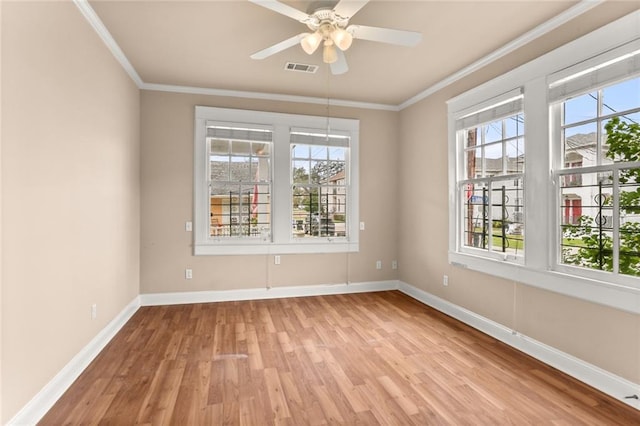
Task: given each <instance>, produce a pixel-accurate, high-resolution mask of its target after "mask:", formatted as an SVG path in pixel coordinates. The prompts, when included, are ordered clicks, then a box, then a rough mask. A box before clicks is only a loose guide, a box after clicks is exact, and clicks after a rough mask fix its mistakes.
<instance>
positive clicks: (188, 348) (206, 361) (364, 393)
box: [41, 291, 640, 425]
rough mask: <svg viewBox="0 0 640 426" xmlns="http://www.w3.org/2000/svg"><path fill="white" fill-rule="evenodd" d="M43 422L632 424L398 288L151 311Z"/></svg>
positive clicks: (613, 404) (612, 405)
mask: <svg viewBox="0 0 640 426" xmlns="http://www.w3.org/2000/svg"><path fill="white" fill-rule="evenodd" d="M41 424H43V425H62V424H104V425H128V424H154V425H156V424H176V425H221V424H232V425H236V424H237V425H274V424H286V425H307V424H313V425H316V424H348V425H354V424H363V425H375V424H385V425H411V424H415V425H445V424H446V425H503V424H513V425H528V424H536V425H539V424H552V425H583V424H584V425H618V424H619V425H632V424H640V412H638V411H636V410H634V409H632V408H630V407H627V406H625V405H624V404H622V403H619V402H618V401H615V400H614V399H612V398H609V397H607V396H606V395H604V394H602V393H600V392H598V391H596V390H594V389H592V388H590V387H588V386H586V385H584V384H582V383H580V382H578V381H576V380H574V379H572V378H570V377H568V376H566V375H564V374H562V373H560V372H558V371H556V370H554V369H553V368H550V367H548V366H546V365H544V364H542V363H540V362H538V361H536V360H534V359H532V358H530V357H528V356H526V355H524V354H522V353H520V352H518V351H516V350H514V349H512V348H510V347H508V346H506V345H504V344H503V343H501V342H498V341H496V340H495V339H493V338H490V337H488V336H486V335H484V334H482V333H480V332H478V331H476V330H474V329H472V328H470V327H468V326H466V325H464V324H462V323H460V322H458V321H456V320H454V319H452V318H450V317H447V316H446V315H443V314H441V313H439V312H437V311H435V310H433V309H431V308H429V307H426V306H425V305H423V304H421V303H419V302H417V301H415V300H413V299H411V298H409V297H408V296H405V295H403V294H402V293H400V292H397V291H391V292H380V293H366V294H354V295H338V296H321V297H306V298H289V299H278V300H261V301H246V302H224V303H210V304H193V305H178V306H161V307H143V308H140V310H139V311H138V312H137V313H136V314H135V315H134V316H133V318H132V319H131V320H130V321H129V322H128V323H127V324H126V325H125V327H124V328H123V329H122V330H121V331H120V332H119V333H118V334H117V336H116V337H115V338H114V339H113V340H112V341H111V343H110V344H109V345H108V346H107V347H106V348H105V349H104V350H103V351H102V353H101V354H100V355H99V356H98V357H97V358H96V359H95V360H94V362H93V363H92V364H91V365H90V366H89V367H88V368H87V370H86V371H85V372H84V373H83V374H82V375H81V376H80V377H79V378H78V380H77V381H76V382H75V383H74V384H73V385H72V387H71V388H70V389H69V390H68V391H67V392H66V393H65V394H64V395H63V396H62V398H61V399H60V400H59V401H58V402H57V403H56V405H55V406H54V407H53V408H52V409H51V410H50V411H49V413H48V414H47V415H46V416H45V417H44V418H43V420H42V422H41Z"/></svg>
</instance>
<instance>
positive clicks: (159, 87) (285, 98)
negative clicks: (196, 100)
mask: <svg viewBox="0 0 640 426" xmlns="http://www.w3.org/2000/svg"><path fill="white" fill-rule="evenodd" d="M139 87H140V89H142V90H155V91H159V92H172V93H188V94H192V95H209V96H226V97H232V98H247V99H263V100H268V101H279V102H297V103H305V104H318V105H327V104H329V105H331V106H341V107H349V108H364V109H377V110H383V111H396V112H397V111H400V109H399V108H398V106H397V105H387V104H376V103H371V102H359V101H349V100H344V99H331V98H329V99H327V98H316V97H311V96H297V95H280V94H277V93H264V92H243V91H239V90H224V89H208V88H204V87H190V86H172V85H169V84H154V83H143V84H142V86H139Z"/></svg>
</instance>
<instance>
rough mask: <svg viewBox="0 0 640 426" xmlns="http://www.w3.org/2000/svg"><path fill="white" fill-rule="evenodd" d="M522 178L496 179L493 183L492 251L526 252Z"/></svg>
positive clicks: (514, 253) (515, 253) (513, 253)
mask: <svg viewBox="0 0 640 426" xmlns="http://www.w3.org/2000/svg"><path fill="white" fill-rule="evenodd" d="M522 189H523V185H522V179H520V178H518V179H514V180H508V181H507V180H503V181H495V182H493V183H492V185H491V199H490V207H491V236H492V238H491V244H492V247H491V248H492V251H496V252H500V253H507V254H512V255H522V254H523V253H524V235H523V234H524V227H523V219H524V218H523V214H522V207H523V206H522V199H523V191H522Z"/></svg>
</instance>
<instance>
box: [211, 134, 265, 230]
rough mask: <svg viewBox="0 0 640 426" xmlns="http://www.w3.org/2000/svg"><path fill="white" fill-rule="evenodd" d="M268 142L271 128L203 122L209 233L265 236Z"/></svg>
mask: <svg viewBox="0 0 640 426" xmlns="http://www.w3.org/2000/svg"><path fill="white" fill-rule="evenodd" d="M271 146H272V132H271V130H266V129H260V128H253V129H251V128H237V127H236V128H233V127H226V126H221V125H216V124H214V123H211V124H208V125H207V148H208V151H209V152H208V157H209V172H210V175H209V176H208V177H210V180H209V181H208V187H209V188H210V203H209V207H210V208H209V217H210V218H211V224H210V225H211V229H210V231H209V236H210V237H237V238H261V239H263V240H266V239H267V238H268V237H269V235H270V233H271V151H272V148H271Z"/></svg>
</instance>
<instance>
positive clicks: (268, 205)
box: [194, 107, 359, 254]
mask: <svg viewBox="0 0 640 426" xmlns="http://www.w3.org/2000/svg"><path fill="white" fill-rule="evenodd" d="M195 126H196V127H195V144H194V191H195V196H194V225H195V226H194V240H195V248H194V252H195V254H260V253H264V254H266V253H320V252H339V251H357V250H358V230H357V226H355V224H357V223H358V203H357V199H358V180H357V159H358V127H359V124H358V121H357V120H347V119H334V118H332V119H330V120H328V119H327V118H326V117H311V116H300V115H292V114H276V113H267V112H259V111H243V110H231V109H222V108H210V107H196V124H195ZM327 129H330V131H327Z"/></svg>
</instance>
